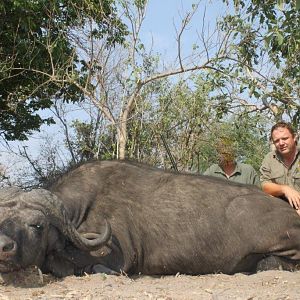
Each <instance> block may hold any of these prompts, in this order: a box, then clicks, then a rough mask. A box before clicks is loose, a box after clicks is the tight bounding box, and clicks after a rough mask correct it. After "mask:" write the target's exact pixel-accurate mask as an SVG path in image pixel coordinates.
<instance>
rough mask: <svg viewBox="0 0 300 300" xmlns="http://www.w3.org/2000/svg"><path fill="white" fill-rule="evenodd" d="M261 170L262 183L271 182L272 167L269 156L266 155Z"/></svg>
mask: <svg viewBox="0 0 300 300" xmlns="http://www.w3.org/2000/svg"><path fill="white" fill-rule="evenodd" d="M259 172H260V183H261V184H263V183H266V182H271V167H270V161H269V158H268V156H266V157H265V158H264V160H263V162H262V164H261V167H260V169H259Z"/></svg>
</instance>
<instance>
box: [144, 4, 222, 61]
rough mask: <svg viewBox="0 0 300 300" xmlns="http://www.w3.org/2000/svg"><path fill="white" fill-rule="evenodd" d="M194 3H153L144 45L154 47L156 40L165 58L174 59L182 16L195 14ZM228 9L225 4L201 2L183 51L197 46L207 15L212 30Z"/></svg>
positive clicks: (145, 26) (189, 27)
mask: <svg viewBox="0 0 300 300" xmlns="http://www.w3.org/2000/svg"><path fill="white" fill-rule="evenodd" d="M196 3H198V1H193V0H149V4H148V8H147V12H146V18H145V21H144V24H143V28H142V32H141V33H142V35H141V37H142V38H143V41H144V42H145V43H146V44H151V41H152V39H153V45H154V49H155V50H157V52H159V53H160V54H162V55H163V57H167V58H172V57H173V56H174V55H175V53H176V52H175V51H176V40H175V37H176V31H175V27H177V29H178V27H179V26H178V25H179V24H180V20H181V19H182V16H185V14H186V13H187V12H189V11H191V10H192V6H193V4H196ZM224 8H225V5H224V4H223V3H222V0H212V1H208V0H203V1H199V7H198V9H197V13H196V14H195V15H194V16H193V19H192V22H191V23H190V25H189V26H188V28H187V31H186V32H185V33H184V35H183V47H184V46H186V48H185V51H188V49H187V47H190V46H191V45H192V44H193V43H195V42H197V31H199V29H200V27H201V24H202V20H203V14H204V13H205V16H206V17H205V24H206V26H207V27H208V26H209V27H210V28H211V29H212V28H213V27H214V26H215V23H216V20H217V18H218V17H220V15H221V14H222V13H223V12H224Z"/></svg>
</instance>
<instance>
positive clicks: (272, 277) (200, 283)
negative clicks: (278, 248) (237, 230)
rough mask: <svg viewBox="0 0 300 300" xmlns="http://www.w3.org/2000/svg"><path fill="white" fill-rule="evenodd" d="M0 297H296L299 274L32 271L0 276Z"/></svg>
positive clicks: (169, 299)
mask: <svg viewBox="0 0 300 300" xmlns="http://www.w3.org/2000/svg"><path fill="white" fill-rule="evenodd" d="M4 299H5V300H7V299H20V300H21V299H22V300H26V299H27V300H29V299H80V300H91V299H107V300H110V299H137V300H140V299H155V300H173V299H212V300H219V299H241V300H244V299H247V300H252V299H253V300H254V299H255V300H257V299H262V300H264V299H278V300H279V299H300V271H297V272H293V273H292V272H287V271H265V272H260V273H257V274H254V275H245V274H235V275H224V274H215V275H202V276H187V275H179V274H178V275H177V276H163V277H150V276H137V277H131V278H129V277H127V276H112V275H110V276H107V275H103V274H96V275H86V276H83V277H74V276H70V277H66V278H64V279H56V278H53V277H52V276H50V275H44V274H41V272H40V271H39V270H38V269H37V268H30V269H28V270H25V271H20V272H15V273H11V274H1V275H0V300H4Z"/></svg>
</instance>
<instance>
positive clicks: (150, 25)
mask: <svg viewBox="0 0 300 300" xmlns="http://www.w3.org/2000/svg"><path fill="white" fill-rule="evenodd" d="M195 3H197V1H193V0H149V2H148V8H147V11H146V17H145V20H144V23H143V27H142V30H141V39H142V42H143V43H144V44H145V46H146V48H148V47H150V45H153V53H159V54H160V55H161V58H162V59H163V61H164V62H168V61H170V62H171V61H173V60H174V59H175V58H176V53H177V52H176V40H175V37H176V30H175V28H176V27H177V29H178V27H179V24H180V20H181V19H182V16H184V15H185V14H186V13H187V11H190V10H191V9H192V5H193V4H195ZM223 8H224V6H223V4H222V0H213V1H209V0H203V1H201V2H200V4H199V7H198V10H197V13H196V14H195V15H194V16H193V19H192V20H193V21H192V22H191V23H190V24H189V26H188V28H187V31H186V32H185V33H184V35H183V47H182V51H183V54H184V56H187V55H188V54H189V53H190V51H191V45H192V44H193V43H197V30H199V28H201V24H202V21H203V14H204V12H205V15H206V18H205V24H206V26H207V28H208V27H210V28H213V27H214V24H215V22H216V19H217V17H219V16H220V15H221V13H222V12H224V9H223ZM175 24H176V25H175ZM207 28H206V29H207ZM56 130H57V129H56V128H55V127H49V126H43V127H42V132H41V133H36V134H34V135H33V136H32V137H31V138H30V139H29V141H27V142H24V143H20V142H14V143H11V146H12V147H13V148H14V149H15V151H17V148H18V147H23V146H25V147H27V151H28V152H29V153H31V154H33V155H34V154H35V153H38V152H39V151H40V148H41V146H40V143H41V136H44V135H45V134H46V133H47V132H49V133H50V134H53V136H54V137H55V136H57V134H58V133H57V132H56ZM0 164H2V165H5V166H8V168H9V169H13V170H17V169H18V165H19V164H22V162H21V161H20V158H18V157H17V158H16V157H13V156H12V154H11V152H10V151H7V149H6V147H4V146H3V144H2V145H1V142H0Z"/></svg>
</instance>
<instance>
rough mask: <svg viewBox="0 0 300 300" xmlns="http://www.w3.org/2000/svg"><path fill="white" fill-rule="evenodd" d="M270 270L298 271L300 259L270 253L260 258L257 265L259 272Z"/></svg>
mask: <svg viewBox="0 0 300 300" xmlns="http://www.w3.org/2000/svg"><path fill="white" fill-rule="evenodd" d="M268 270H283V271H298V270H300V261H293V260H291V259H287V258H284V257H279V256H275V255H270V256H267V257H265V258H263V259H262V260H260V261H259V262H258V263H257V266H256V271H257V272H260V271H268Z"/></svg>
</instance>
